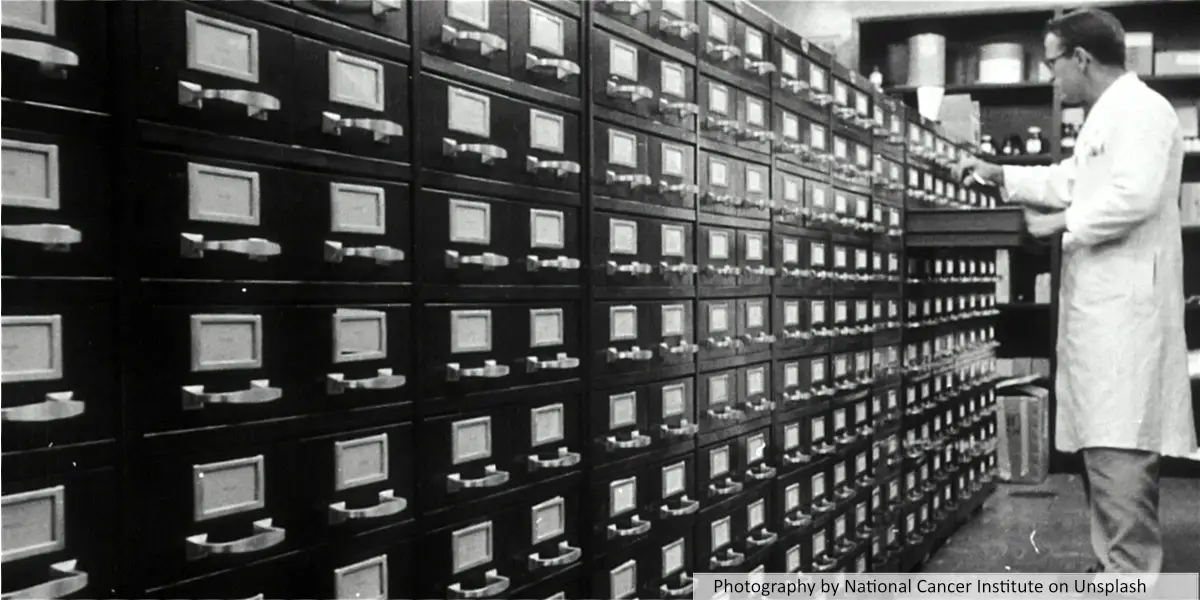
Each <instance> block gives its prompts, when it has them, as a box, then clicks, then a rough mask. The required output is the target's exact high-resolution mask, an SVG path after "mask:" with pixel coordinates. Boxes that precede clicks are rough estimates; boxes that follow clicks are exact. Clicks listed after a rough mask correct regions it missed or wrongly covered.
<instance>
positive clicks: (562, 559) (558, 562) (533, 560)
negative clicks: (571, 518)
mask: <svg viewBox="0 0 1200 600" xmlns="http://www.w3.org/2000/svg"><path fill="white" fill-rule="evenodd" d="M558 552H559V554H558V556H555V557H554V558H542V555H541V553H540V552H534V553H533V554H530V555H529V570H530V571H536V570H538V569H549V568H552V567H565V566H567V565H569V564H573V563H576V562H578V561H579V559H580V557H582V556H583V550H582V549H580V548H575V547H572V546H571V545H570V544H569V543H567V540H563V541H561V542H559V543H558Z"/></svg>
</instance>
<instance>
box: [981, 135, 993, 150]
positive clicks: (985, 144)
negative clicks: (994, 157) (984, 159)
mask: <svg viewBox="0 0 1200 600" xmlns="http://www.w3.org/2000/svg"><path fill="white" fill-rule="evenodd" d="M979 152H980V153H982V154H995V153H996V146H995V144H993V143H992V136H990V135H985V136H983V139H982V140H981V141H980V142H979Z"/></svg>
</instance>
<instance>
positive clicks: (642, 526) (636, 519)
mask: <svg viewBox="0 0 1200 600" xmlns="http://www.w3.org/2000/svg"><path fill="white" fill-rule="evenodd" d="M629 524H630V526H629V527H626V528H624V529H621V528H620V527H617V525H616V524H615V523H609V524H608V539H610V540H611V539H616V538H628V537H634V536H638V535H644V534H645V533H646V532H648V531H650V528H651V527H653V526H654V524H653V523H651V522H650V521H643V520H642V517H641V516H640V515H633V518H631V519H629Z"/></svg>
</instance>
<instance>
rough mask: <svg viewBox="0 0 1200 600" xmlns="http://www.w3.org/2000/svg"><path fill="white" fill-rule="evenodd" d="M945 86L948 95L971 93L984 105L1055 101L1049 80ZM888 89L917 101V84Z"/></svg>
mask: <svg viewBox="0 0 1200 600" xmlns="http://www.w3.org/2000/svg"><path fill="white" fill-rule="evenodd" d="M944 87H945V91H946V92H945V93H946V95H947V96H950V95H955V94H969V95H970V96H971V99H972V100H976V101H978V102H979V103H980V104H983V105H1031V104H1043V105H1046V106H1047V107H1049V106H1050V105H1051V104H1052V103H1053V101H1054V86H1053V85H1052V84H1050V83H1048V82H1040V81H1028V82H1022V83H952V84H948V85H946V86H944ZM887 91H888V92H889V93H893V94H901V95H903V96H905V102H910V101H911V102H915V101H916V95H917V88H916V86H911V85H902V86H896V87H893V88H890V89H888V90H887Z"/></svg>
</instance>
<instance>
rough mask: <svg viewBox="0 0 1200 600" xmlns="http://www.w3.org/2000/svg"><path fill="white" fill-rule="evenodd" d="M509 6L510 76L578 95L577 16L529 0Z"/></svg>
mask: <svg viewBox="0 0 1200 600" xmlns="http://www.w3.org/2000/svg"><path fill="white" fill-rule="evenodd" d="M508 6H509V15H508V26H509V31H510V32H511V36H510V38H511V40H512V42H511V44H510V46H511V48H510V50H511V51H510V52H509V53H508V54H509V61H510V62H509V72H510V73H511V74H512V77H513V78H514V79H517V80H520V81H522V82H525V83H528V84H531V85H535V86H538V87H542V88H546V89H549V90H553V91H555V92H558V93H561V94H566V95H569V96H576V97H578V96H579V93H580V88H581V85H582V78H581V74H582V69H581V68H580V67H581V64H580V45H579V35H580V21H579V19H578V18H576V17H572V16H569V15H567V14H565V13H562V12H559V11H557V10H554V9H553V8H552V7H551V6H550V5H548V4H541V3H539V2H532V1H530V0H523V1H520V2H510V3H509V5H508Z"/></svg>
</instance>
